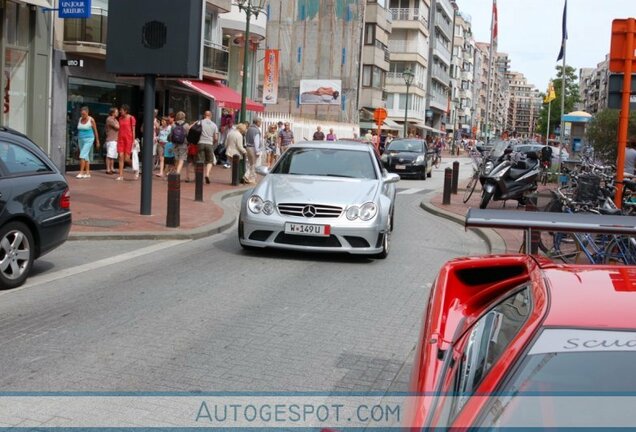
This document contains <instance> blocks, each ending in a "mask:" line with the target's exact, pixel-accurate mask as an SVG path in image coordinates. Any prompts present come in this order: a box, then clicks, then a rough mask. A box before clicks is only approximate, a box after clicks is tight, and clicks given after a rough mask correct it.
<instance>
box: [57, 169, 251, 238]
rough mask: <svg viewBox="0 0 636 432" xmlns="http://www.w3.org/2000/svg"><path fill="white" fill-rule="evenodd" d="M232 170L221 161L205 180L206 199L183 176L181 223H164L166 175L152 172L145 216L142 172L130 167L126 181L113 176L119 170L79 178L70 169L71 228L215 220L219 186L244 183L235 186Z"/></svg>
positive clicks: (157, 226)
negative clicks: (135, 172)
mask: <svg viewBox="0 0 636 432" xmlns="http://www.w3.org/2000/svg"><path fill="white" fill-rule="evenodd" d="M231 171H232V170H230V169H225V168H223V167H222V166H215V167H213V169H212V173H211V176H210V180H211V184H209V185H208V184H204V185H203V194H204V196H203V198H204V201H203V202H196V201H195V200H194V188H195V184H194V182H192V183H186V182H185V181H183V180H182V181H181V200H180V206H181V212H180V216H181V224H180V227H179V228H167V227H166V210H167V193H168V192H167V189H168V182H167V180H165V179H161V178H159V177H156V176H154V175H153V182H152V215H150V216H142V215H141V214H140V203H141V178H140V179H139V180H133V175H132V173H131V172H127V173H126V180H125V181H115V178H116V175H108V174H106V173H105V172H104V171H103V170H100V171H96V170H94V171H92V173H91V178H90V179H77V178H75V175H76V174H77V173H76V172H69V173H67V175H66V179H67V181H68V183H69V188H70V190H71V210H72V212H73V226H72V228H71V234H72V235H73V234H84V233H106V234H107V233H111V234H112V233H131V234H132V233H135V232H158V233H161V232H164V233H170V232H175V231H179V230H191V229H194V228H200V227H202V226H206V225H209V224H212V223H214V222H216V221H218V220H220V219H221V217H222V216H223V209H222V208H221V207H220V206H219V204H218V203H217V202H215V201H214V200H213V199H212V197H213V196H214V195H215V194H217V193H219V192H224V191H230V190H240V189H241V188H240V187H234V186H231ZM183 178H184V175H183V173H182V179H183ZM192 178H194V176H193V177H192Z"/></svg>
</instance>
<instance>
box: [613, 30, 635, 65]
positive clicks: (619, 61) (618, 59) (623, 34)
mask: <svg viewBox="0 0 636 432" xmlns="http://www.w3.org/2000/svg"><path fill="white" fill-rule="evenodd" d="M633 19H634V18H626V19H615V20H614V21H612V40H611V43H610V63H609V70H610V72H615V73H624V72H625V60H629V59H631V60H632V61H636V49H632V50H631V53H627V33H628V32H629V31H628V28H629V21H630V20H633ZM628 56H629V58H627V57H628Z"/></svg>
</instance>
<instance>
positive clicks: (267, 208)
mask: <svg viewBox="0 0 636 432" xmlns="http://www.w3.org/2000/svg"><path fill="white" fill-rule="evenodd" d="M272 213H274V203H273V202H271V201H265V202H264V203H263V214H266V215H267V216H269V215H271V214H272Z"/></svg>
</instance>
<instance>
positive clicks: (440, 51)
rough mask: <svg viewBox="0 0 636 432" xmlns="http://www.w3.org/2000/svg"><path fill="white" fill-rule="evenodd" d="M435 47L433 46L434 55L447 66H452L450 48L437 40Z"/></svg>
mask: <svg viewBox="0 0 636 432" xmlns="http://www.w3.org/2000/svg"><path fill="white" fill-rule="evenodd" d="M434 43H435V45H434V46H433V55H434V56H436V57H437V58H438V59H440V60H442V61H444V63H446V64H447V65H449V66H450V64H451V53H450V50H449V49H448V48H446V47H445V46H444V45H443V44H442V43H440V42H439V40H436V41H435V42H434Z"/></svg>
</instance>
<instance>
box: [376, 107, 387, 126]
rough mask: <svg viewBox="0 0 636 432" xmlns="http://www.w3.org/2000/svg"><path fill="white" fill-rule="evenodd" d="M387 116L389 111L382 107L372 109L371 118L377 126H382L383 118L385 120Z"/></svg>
mask: <svg viewBox="0 0 636 432" xmlns="http://www.w3.org/2000/svg"><path fill="white" fill-rule="evenodd" d="M388 116H389V113H388V112H387V110H386V109H384V108H376V109H375V111H373V120H374V121H375V124H377V125H378V126H382V123H384V120H386V118H387V117H388Z"/></svg>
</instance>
